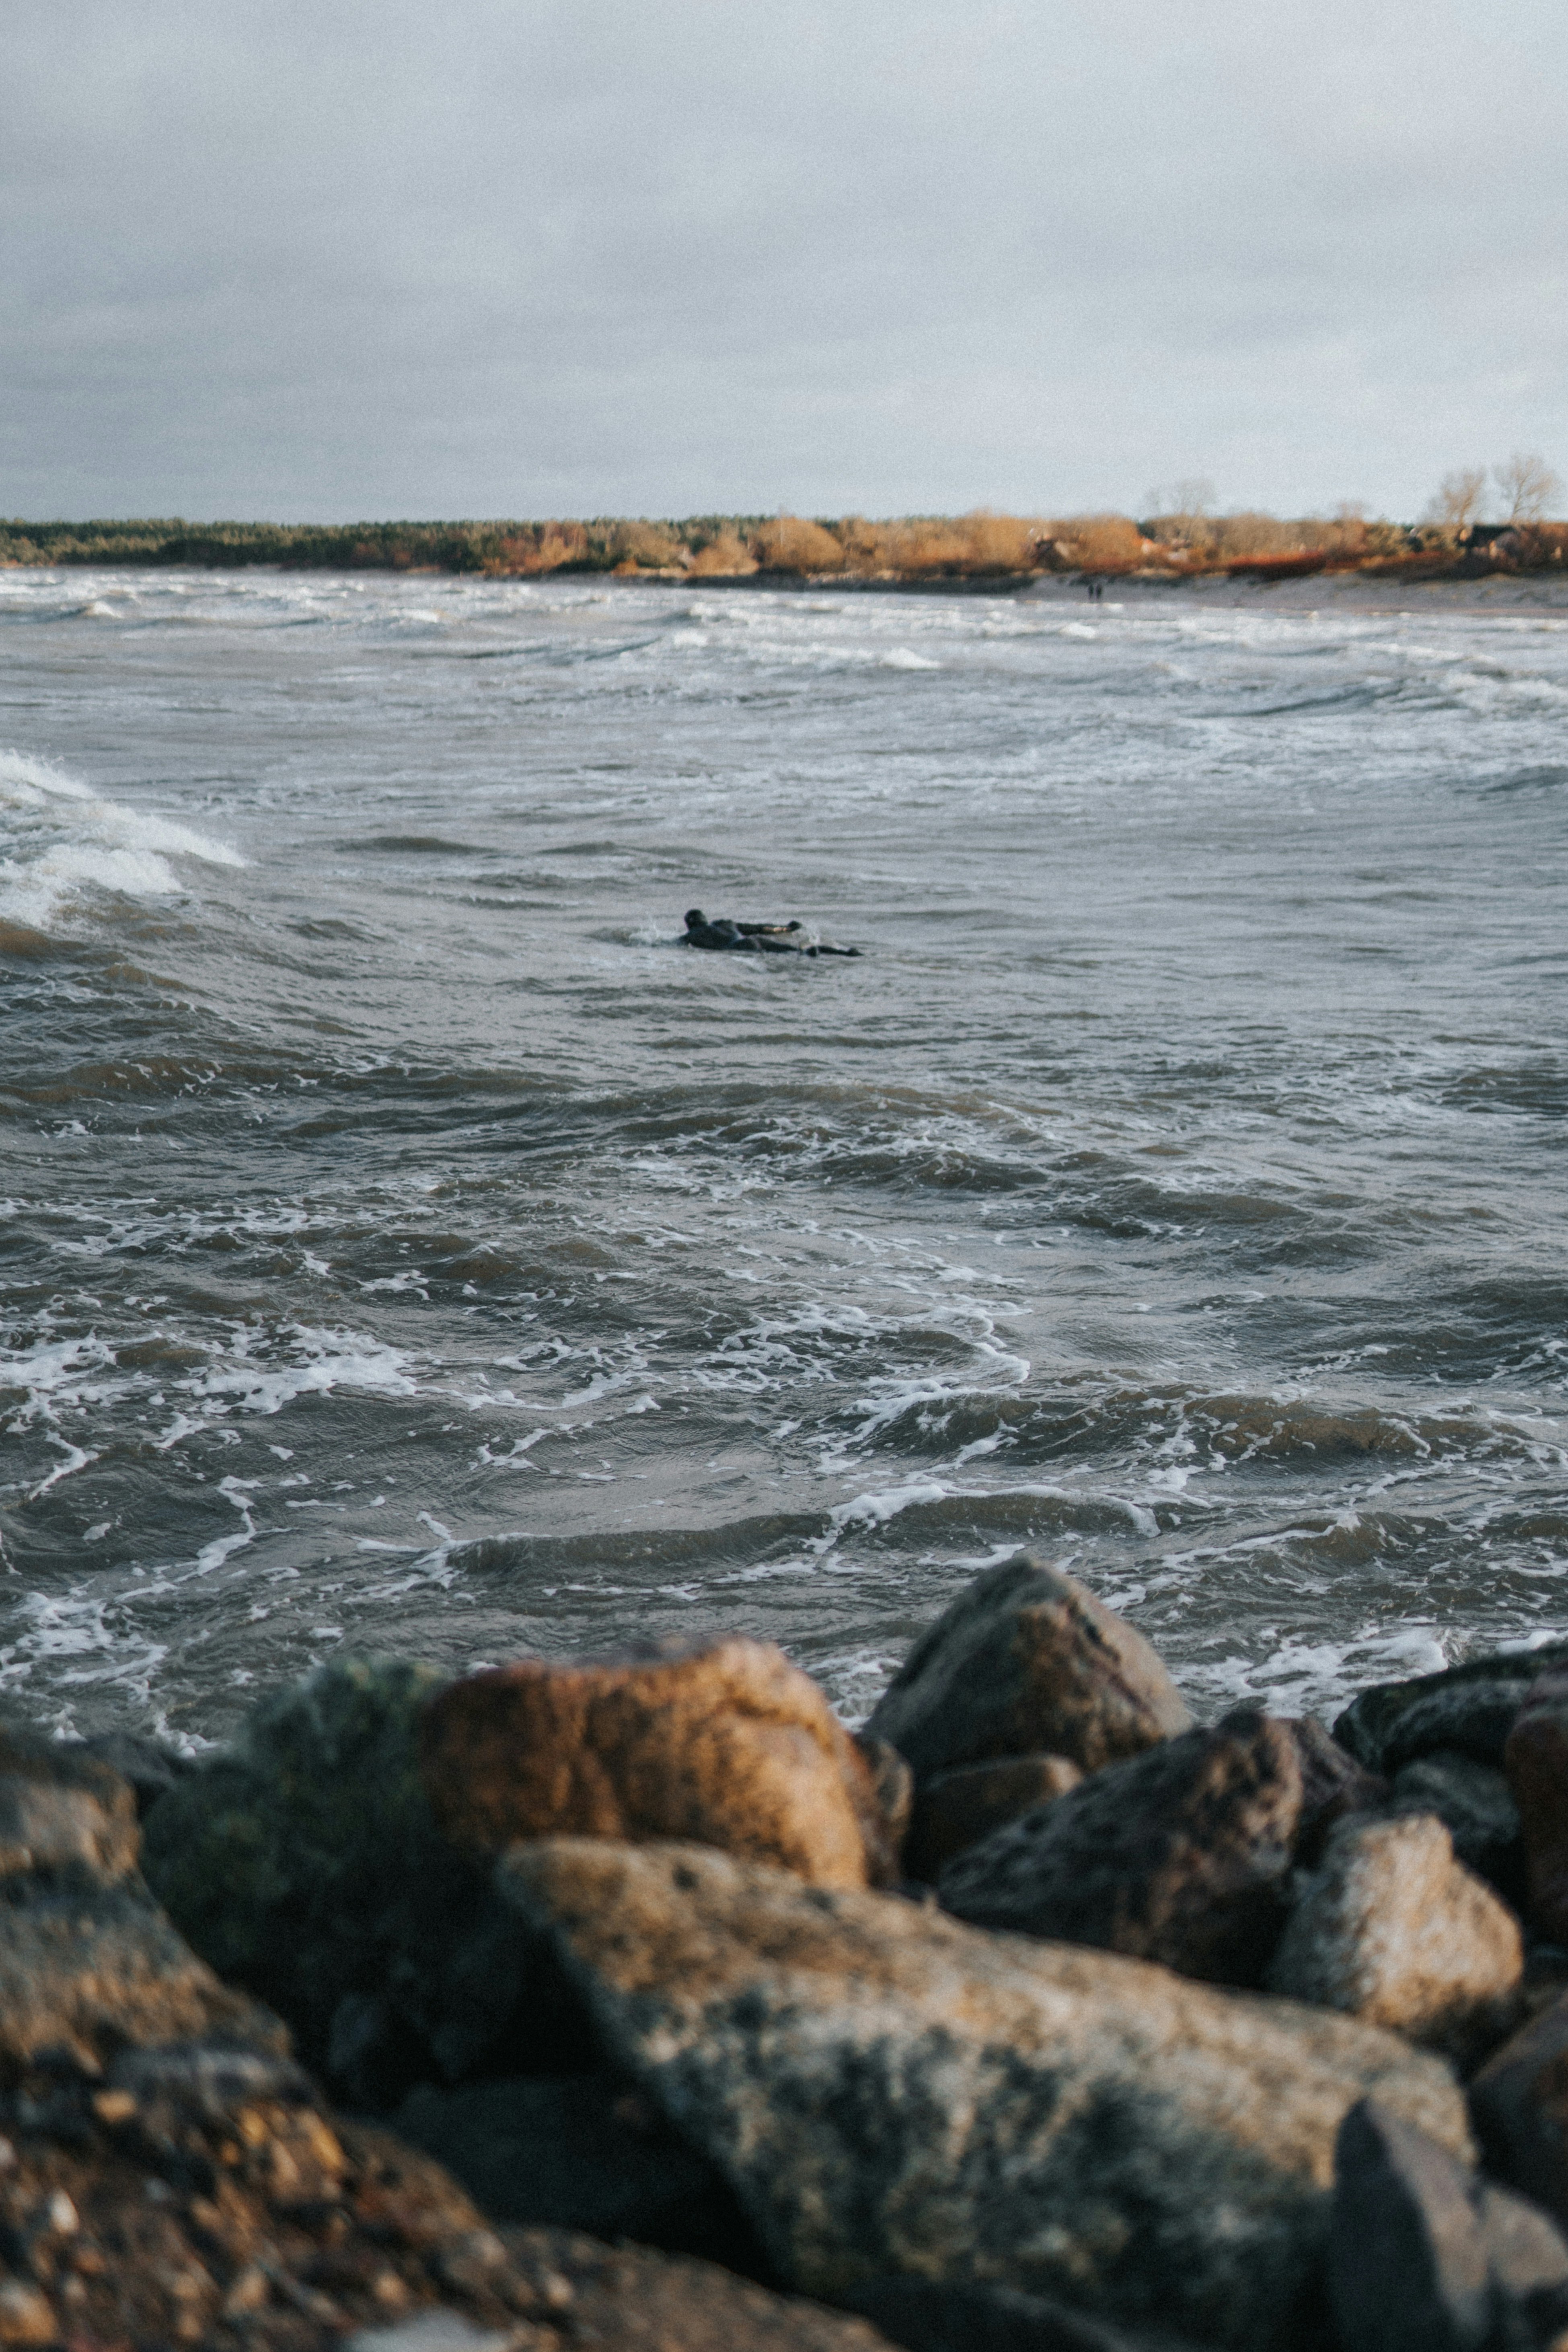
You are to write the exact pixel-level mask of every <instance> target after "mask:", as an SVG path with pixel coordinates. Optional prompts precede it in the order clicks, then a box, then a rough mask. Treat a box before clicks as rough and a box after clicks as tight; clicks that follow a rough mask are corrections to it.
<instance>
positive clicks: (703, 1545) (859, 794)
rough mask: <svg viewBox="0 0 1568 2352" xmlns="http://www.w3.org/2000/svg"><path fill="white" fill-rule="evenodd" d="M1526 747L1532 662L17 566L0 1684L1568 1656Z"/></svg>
mask: <svg viewBox="0 0 1568 2352" xmlns="http://www.w3.org/2000/svg"><path fill="white" fill-rule="evenodd" d="M1565 722H1568V611H1559V612H1557V613H1552V612H1550V611H1549V612H1546V613H1542V614H1531V613H1530V612H1529V611H1525V610H1510V611H1504V612H1496V611H1468V610H1464V609H1458V608H1447V607H1442V606H1433V607H1429V608H1424V609H1422V610H1420V611H1418V612H1416V613H1414V614H1401V613H1399V612H1397V611H1394V610H1393V609H1390V610H1388V611H1385V612H1368V611H1362V610H1355V609H1352V608H1351V607H1350V606H1349V605H1346V606H1344V607H1342V608H1336V609H1332V610H1329V609H1325V610H1324V611H1322V612H1321V614H1310V613H1308V612H1306V611H1302V610H1294V609H1291V608H1289V606H1288V605H1287V604H1283V603H1279V602H1271V601H1270V600H1269V599H1268V597H1254V598H1253V599H1252V600H1251V601H1250V603H1248V602H1247V601H1246V600H1245V599H1244V600H1242V601H1241V603H1240V604H1237V606H1236V607H1235V608H1234V609H1233V608H1232V607H1230V606H1227V605H1226V604H1223V603H1222V602H1220V601H1219V600H1209V601H1207V602H1205V600H1204V599H1203V598H1201V597H1193V596H1183V597H1173V596H1169V595H1158V594H1156V595H1152V596H1151V597H1148V598H1146V599H1145V600H1144V601H1142V602H1139V603H1133V602H1127V603H1126V604H1125V605H1124V608H1123V609H1120V610H1119V609H1117V608H1116V606H1115V605H1114V604H1104V605H1097V606H1089V605H1087V604H1084V603H1082V602H1081V601H1079V602H1071V601H1068V600H1066V599H1064V598H1062V597H1060V596H1054V597H1050V598H1047V599H1046V600H1043V601H1029V600H1025V601H1021V602H1016V603H1015V602H1008V601H1005V600H1001V599H989V598H974V597H963V598H935V597H927V598H918V599H916V598H907V597H899V596H892V595H861V594H841V595H837V596H835V595H832V594H824V595H775V594H768V593H724V592H717V593H710V594H707V595H702V594H697V593H691V592H689V591H672V590H670V589H668V588H648V589H638V588H636V587H633V586H626V587H623V586H621V585H620V584H618V583H616V584H614V585H604V584H598V585H574V584H562V583H554V584H545V585H542V586H525V585H519V584H515V583H465V582H458V581H454V580H449V579H443V580H438V581H437V580H429V579H414V580H401V581H396V580H381V579H375V580H366V579H360V580H353V581H349V580H339V579H335V578H321V577H309V576H307V577H289V576H283V577H279V576H274V575H268V574H260V573H247V574H239V575H235V576H211V575H198V574H184V575H182V574H163V573H159V574H153V573H136V574H126V573H113V574H109V573H105V574H102V575H93V574H83V573H80V572H74V573H63V574H50V573H28V572H12V573H9V574H0V743H3V744H7V745H9V746H11V747H12V748H11V749H10V750H8V751H5V753H4V754H3V755H0V990H3V1013H0V1018H3V1023H4V1026H3V1029H0V1041H3V1042H0V1153H3V1155H4V1157H3V1161H0V1205H3V1209H4V1219H3V1223H0V1241H3V1245H4V1261H3V1264H4V1292H3V1300H0V1431H3V1433H4V1436H3V1444H0V1533H3V1540H4V1552H3V1558H0V1568H3V1570H4V1573H3V1574H0V1683H3V1684H4V1685H5V1686H6V1687H8V1688H10V1689H11V1690H13V1691H15V1692H16V1693H18V1694H19V1695H20V1696H21V1697H22V1698H23V1700H24V1701H25V1703H26V1705H27V1706H29V1707H31V1708H32V1709H33V1710H34V1711H35V1712H36V1713H37V1715H38V1716H39V1717H41V1718H44V1719H46V1720H51V1721H59V1722H62V1723H69V1724H75V1725H77V1726H78V1727H91V1726H95V1725H99V1724H101V1723H104V1722H107V1721H119V1720H125V1719H132V1720H136V1721H141V1722H144V1723H149V1724H165V1725H167V1726H168V1727H171V1728H173V1729H174V1731H175V1732H176V1733H178V1734H182V1735H188V1736H192V1737H195V1738H202V1737H205V1736H211V1735H214V1734H216V1733H217V1732H219V1731H221V1730H222V1728H223V1727H225V1725H226V1722H228V1721H230V1720H231V1719H232V1717H233V1715H234V1712H235V1710H236V1708H237V1706H238V1705H240V1704H242V1703H244V1701H245V1698H246V1696H247V1693H248V1692H250V1691H252V1690H253V1689H254V1688H255V1687H256V1686H258V1685H263V1684H265V1683H267V1682H268V1681H271V1680H275V1679H278V1678H280V1677H282V1676H284V1675H289V1674H293V1673H295V1672H298V1671H300V1670H301V1669H303V1668H304V1667H305V1666H306V1665H307V1664H309V1663H310V1661H311V1660H313V1659H317V1658H321V1657H323V1656H325V1655H327V1654H330V1653H331V1651H332V1650H333V1649H335V1648H337V1647H338V1646H340V1645H346V1644H353V1645H355V1646H360V1647H365V1646H370V1647H379V1648H386V1649H391V1648H395V1649H397V1650H400V1651H403V1652H407V1653H422V1654H426V1655H429V1656H432V1657H435V1658H437V1659H438V1660H442V1661H446V1662H448V1663H449V1664H453V1665H458V1664H466V1663H468V1662H471V1661H475V1660H479V1659H486V1658H490V1659H493V1658H497V1657H500V1656H503V1655H506V1654H509V1653H511V1652H513V1651H515V1650H516V1649H517V1648H519V1647H520V1646H523V1645H531V1646H538V1647H541V1648H542V1649H544V1650H546V1651H549V1652H552V1653H556V1654H561V1653H566V1652H570V1651H573V1650H574V1649H577V1648H580V1647H583V1646H596V1645H602V1644H604V1643H607V1642H610V1641H613V1640H615V1639H616V1638H617V1637H619V1636H621V1635H623V1634H625V1633H628V1632H636V1633H648V1632H661V1631H668V1630H675V1629H695V1628H699V1627H709V1626H717V1625H724V1626H736V1627H744V1628H749V1629H752V1630H755V1631H757V1632H759V1633H763V1634H765V1635H770V1636H773V1637H776V1638H777V1639H778V1640H780V1641H782V1642H783V1643H784V1644H785V1645H786V1646H787V1647H788V1648H789V1649H790V1650H791V1651H792V1652H793V1653H794V1654H795V1655H796V1656H798V1657H799V1658H800V1659H802V1660H803V1661H804V1662H805V1663H806V1664H809V1665H810V1666H811V1667H812V1668H813V1669H814V1670H816V1672H818V1673H820V1674H822V1675H825V1676H826V1680H827V1682H828V1684H829V1685H830V1687H831V1688H832V1690H833V1692H834V1694H835V1696H837V1698H838V1699H839V1700H840V1702H841V1703H842V1704H843V1705H844V1706H846V1707H847V1710H848V1711H849V1712H850V1713H852V1714H855V1713H858V1712H859V1711H860V1710H862V1709H863V1708H864V1707H865V1706H867V1705H868V1704H869V1702H870V1700H871V1699H872V1697H873V1696H875V1694H876V1692H877V1690H878V1688H879V1685H880V1683H881V1681H882V1680H883V1679H884V1677H885V1675H886V1674H887V1672H888V1671H889V1667H890V1665H891V1664H893V1663H894V1662H895V1661H896V1659H897V1658H898V1656H899V1655H900V1653H901V1650H902V1648H903V1645H904V1643H906V1641H907V1639H908V1637H909V1635H910V1632H911V1631H912V1630H913V1629H914V1628H915V1627H916V1626H917V1625H919V1624H920V1623H921V1622H923V1621H924V1620H926V1619H927V1618H928V1617H929V1616H930V1615H931V1613H932V1612H934V1611H935V1610H936V1609H937V1608H938V1607H939V1606H940V1605H941V1604H942V1602H943V1601H945V1600H946V1599H947V1598H948V1597H949V1596H951V1595H952V1593H953V1592H954V1591H956V1590H957V1589H958V1588H959V1587H960V1586H961V1585H962V1584H963V1581H964V1580H966V1579H967V1578H968V1577H969V1576H970V1575H971V1574H972V1573H973V1570H974V1569H975V1568H976V1567H977V1566H978V1565H980V1564H982V1563H984V1562H986V1561H988V1560H991V1559H996V1558H998V1557H1001V1556H1003V1555H1004V1554H1005V1553H1006V1552H1007V1551H1008V1550H1010V1549H1012V1548H1014V1547H1015V1546H1016V1545H1017V1544H1018V1543H1020V1542H1023V1541H1026V1540H1027V1541H1030V1542H1033V1543H1036V1544H1037V1545H1038V1546H1040V1547H1041V1548H1042V1549H1044V1550H1045V1551H1046V1552H1047V1554H1049V1555H1050V1556H1051V1557H1053V1558H1055V1559H1060V1560H1063V1561H1065V1562H1068V1563H1070V1565H1071V1566H1072V1567H1073V1568H1074V1569H1075V1570H1077V1572H1079V1574H1081V1575H1082V1576H1084V1577H1085V1578H1087V1579H1088V1580H1089V1582H1090V1583H1092V1584H1093V1585H1094V1586H1095V1588H1096V1589H1097V1590H1098V1591H1100V1592H1101V1593H1103V1594H1104V1595H1105V1596H1106V1597H1107V1598H1108V1599H1110V1601H1112V1602H1113V1603H1115V1604H1116V1605H1118V1606H1120V1607H1123V1608H1126V1609H1128V1610H1129V1611H1130V1612H1131V1614H1132V1615H1133V1616H1134V1617H1135V1619H1136V1620H1137V1621H1138V1622H1140V1623H1141V1624H1142V1626H1143V1627H1144V1628H1145V1629H1146V1630H1147V1631H1148V1632H1149V1633H1151V1634H1152V1636H1153V1637H1154V1639H1155V1640H1156V1641H1157V1642H1159V1643H1161V1645H1162V1646H1163V1649H1164V1651H1165V1653H1166V1654H1167V1655H1168V1656H1169V1657H1170V1659H1171V1660H1172V1662H1173V1664H1174V1665H1175V1667H1176V1669H1177V1671H1178V1673H1179V1675H1181V1677H1182V1679H1183V1680H1184V1684H1185V1685H1186V1686H1187V1688H1188V1690H1189V1692H1190V1694H1191V1695H1192V1696H1193V1697H1194V1701H1195V1702H1196V1703H1197V1704H1198V1705H1199V1706H1200V1707H1210V1708H1216V1707H1218V1706H1220V1705H1222V1704H1223V1703H1225V1702H1226V1701H1228V1700H1230V1699H1231V1698H1232V1697H1234V1696H1237V1695H1239V1694H1245V1693H1248V1692H1255V1691H1268V1693H1270V1694H1272V1695H1273V1696H1276V1697H1277V1698H1279V1699H1280V1700H1282V1701H1284V1702H1287V1703H1289V1704H1290V1705H1292V1706H1294V1705H1298V1704H1308V1705H1317V1706H1325V1705H1330V1704H1331V1703H1332V1701H1333V1699H1334V1697H1335V1696H1336V1694H1338V1693H1340V1692H1341V1691H1342V1690H1343V1689H1344V1688H1345V1687H1346V1686H1347V1685H1349V1684H1351V1683H1353V1682H1354V1681H1356V1680H1365V1679H1369V1678H1372V1677H1373V1676H1374V1675H1376V1674H1378V1673H1380V1672H1384V1671H1388V1670H1397V1669H1399V1668H1402V1667H1415V1666H1419V1665H1421V1664H1425V1663H1427V1662H1430V1661H1435V1660H1436V1658H1437V1657H1438V1656H1439V1655H1440V1654H1445V1653H1446V1654H1454V1653H1456V1652H1459V1651H1462V1650H1463V1649H1464V1648H1465V1646H1466V1645H1467V1644H1470V1643H1475V1642H1477V1641H1479V1640H1482V1639H1485V1640H1492V1639H1495V1638H1498V1637H1504V1636H1525V1637H1528V1636H1530V1635H1531V1634H1536V1635H1541V1636H1544V1635H1545V1634H1547V1633H1560V1632H1562V1631H1563V1630H1564V1628H1565V1627H1568V1585H1565V1582H1564V1577H1565V1571H1568V1450H1565V1448H1568V1397H1565V1392H1564V1381H1565V1373H1568V1353H1565V1348H1568V1316H1565V1311H1564V1310H1565V1306H1568V1272H1565V1253H1564V1246H1563V1182H1562V1176H1563V1142H1564V1138H1565V1129H1564V1124H1563V1114H1564V1111H1565V1110H1568V1063H1565V1056H1564V1052H1563V1014H1564V982H1565V979H1568V919H1565V918H1568V856H1565V846H1568V844H1565V824H1564V819H1565V814H1568V746H1565V741H1564V726H1565ZM693 902H698V903H700V904H701V905H702V906H703V907H705V908H707V909H708V910H709V911H710V912H721V913H726V912H727V913H734V914H740V915H742V916H744V915H751V914H759V915H761V914H778V915H791V914H795V915H799V916H802V917H804V918H805V919H808V920H809V921H811V922H813V923H814V924H816V925H817V926H819V927H820V928H821V929H823V930H824V931H825V932H826V933H827V934H830V935H832V936H836V937H838V938H841V939H846V940H855V941H858V943H859V944H860V945H861V946H862V947H863V948H864V949H865V950H866V955H865V958H864V960H863V961H859V962H816V963H805V962H794V961H785V960H783V959H773V958H757V959H751V958H739V957H721V956H712V955H695V954H691V953H689V952H687V951H684V950H677V949H675V948H674V947H673V946H672V945H671V944H670V942H671V940H672V939H673V937H674V934H675V933H676V931H677V930H678V929H679V919H680V916H681V913H682V911H683V909H684V908H686V907H687V906H688V905H689V904H691V903H693Z"/></svg>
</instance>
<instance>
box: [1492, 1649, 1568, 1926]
mask: <svg viewBox="0 0 1568 2352" xmlns="http://www.w3.org/2000/svg"><path fill="white" fill-rule="evenodd" d="M1503 1761H1504V1765H1505V1768H1506V1769H1507V1772H1508V1779H1509V1786H1510V1789H1511V1790H1512V1791H1513V1796H1514V1801H1515V1802H1516V1803H1517V1805H1518V1807H1519V1818H1520V1830H1521V1836H1522V1838H1523V1841H1524V1853H1525V1863H1526V1868H1527V1871H1528V1874H1529V1902H1530V1916H1531V1922H1532V1924H1533V1925H1534V1926H1535V1927H1538V1928H1539V1929H1540V1931H1541V1933H1542V1935H1543V1936H1549V1937H1551V1938H1552V1941H1553V1942H1554V1943H1558V1944H1563V1943H1568V1669H1564V1668H1559V1669H1557V1671H1555V1672H1554V1673H1552V1674H1545V1675H1542V1676H1541V1678H1540V1680H1539V1681H1538V1682H1535V1683H1532V1684H1531V1686H1530V1689H1529V1691H1528V1693H1527V1694H1526V1696H1525V1700H1524V1703H1523V1705H1522V1706H1521V1708H1520V1710H1519V1713H1518V1716H1517V1717H1516V1718H1515V1720H1514V1723H1513V1726H1512V1727H1511V1729H1510V1732H1509V1736H1508V1744H1507V1747H1506V1748H1505V1749H1504V1753H1503Z"/></svg>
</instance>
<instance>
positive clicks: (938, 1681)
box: [867, 1552, 1192, 1780]
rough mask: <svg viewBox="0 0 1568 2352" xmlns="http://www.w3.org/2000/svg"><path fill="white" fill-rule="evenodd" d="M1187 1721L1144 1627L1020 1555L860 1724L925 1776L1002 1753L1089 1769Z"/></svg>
mask: <svg viewBox="0 0 1568 2352" xmlns="http://www.w3.org/2000/svg"><path fill="white" fill-rule="evenodd" d="M1191 1721H1192V1717H1191V1716H1190V1715H1189V1714H1188V1712H1187V1709H1186V1706H1185V1705H1184V1701H1183V1699H1182V1697H1181V1695H1180V1693H1179V1692H1178V1691H1177V1689H1176V1686H1175V1685H1174V1684H1173V1682H1172V1680H1171V1677H1170V1675H1168V1674H1167V1673H1166V1672H1165V1669H1164V1667H1163V1665H1162V1664H1161V1663H1160V1660H1159V1658H1158V1657H1157V1656H1156V1655H1155V1654H1154V1652H1153V1650H1152V1648H1151V1647H1150V1645H1149V1643H1147V1642H1146V1641H1145V1640H1144V1639H1143V1636H1142V1633H1135V1632H1134V1631H1133V1629H1132V1627H1131V1625H1128V1624H1126V1623H1124V1622H1123V1621H1122V1620H1121V1618H1120V1617H1117V1616H1115V1615H1113V1614H1112V1612H1110V1610H1109V1609H1106V1608H1104V1607H1103V1606H1102V1605H1101V1604H1100V1601H1096V1600H1095V1598H1094V1596H1093V1594H1092V1593H1090V1592H1089V1591H1086V1590H1085V1588H1084V1587H1083V1586H1082V1585H1081V1584H1079V1582H1078V1581H1077V1580H1076V1579H1075V1578H1073V1577H1070V1576H1068V1575H1066V1574H1064V1573H1063V1572H1062V1570H1059V1569H1054V1568H1047V1566H1046V1564H1045V1563H1044V1562H1043V1561H1041V1560H1038V1559H1034V1558H1033V1557H1032V1555H1031V1554H1029V1553H1028V1552H1019V1553H1018V1554H1017V1556H1016V1558H1015V1559H1009V1560H1004V1561H1003V1562H1002V1563H1001V1565H1000V1566H999V1567H997V1568H992V1569H987V1570H986V1571H985V1572H984V1575H982V1576H977V1577H976V1578H975V1580H974V1581H973V1584H972V1585H970V1587H969V1588H968V1590H967V1591H964V1592H962V1593H961V1594H960V1595H959V1597H958V1599H957V1600H956V1601H954V1602H953V1603H952V1607H951V1608H950V1609H948V1610H947V1611H946V1612H944V1614H943V1615H942V1616H941V1617H939V1618H938V1619H937V1621H936V1623H935V1624H934V1625H932V1626H931V1627H930V1628H929V1629H928V1630H927V1631H926V1632H925V1633H922V1634H921V1638H920V1640H919V1641H918V1642H917V1643H915V1645H914V1647H913V1649H912V1650H911V1651H910V1654H909V1656H908V1657H907V1658H906V1659H905V1661H904V1663H903V1664H902V1665H901V1666H900V1669H899V1671H898V1673H897V1674H896V1675H894V1676H893V1679H892V1681H891V1683H890V1684H889V1686H888V1688H887V1690H886V1691H885V1692H884V1694H883V1696H882V1698H881V1701H880V1703H879V1705H878V1706H877V1707H876V1709H875V1710H874V1712H873V1714H872V1716H871V1719H870V1721H869V1723H868V1725H867V1729H868V1732H869V1733H870V1734H871V1735H872V1737H873V1738H878V1739H889V1740H891V1742H892V1744H893V1746H894V1747H895V1748H898V1749H899V1750H900V1754H902V1755H904V1756H907V1757H908V1758H909V1759H910V1763H911V1764H912V1765H913V1767H914V1770H915V1778H916V1780H927V1779H929V1778H930V1776H931V1774H932V1773H933V1772H941V1771H944V1770H947V1769H950V1768H951V1767H952V1766H953V1765H956V1764H974V1763H979V1762H983V1761H984V1760H985V1759H989V1758H992V1757H998V1756H1030V1755H1052V1756H1066V1757H1069V1758H1070V1759H1072V1761H1073V1762H1074V1763H1075V1764H1079V1765H1081V1766H1082V1767H1083V1769H1084V1770H1085V1771H1087V1772H1096V1771H1098V1770H1099V1769H1100V1767H1101V1766H1102V1765H1105V1764H1111V1763H1114V1762H1116V1761H1117V1759H1119V1758H1121V1757H1126V1756H1135V1755H1137V1754H1138V1753H1139V1752H1140V1751H1141V1750H1142V1749H1143V1748H1152V1746H1153V1745H1154V1743H1155V1742H1156V1741H1157V1740H1161V1739H1164V1738H1168V1737H1169V1736H1170V1735H1171V1734H1172V1733H1173V1732H1177V1731H1184V1730H1185V1729H1186V1727H1187V1726H1188V1725H1189V1724H1190V1722H1191Z"/></svg>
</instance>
